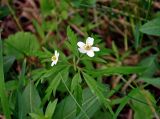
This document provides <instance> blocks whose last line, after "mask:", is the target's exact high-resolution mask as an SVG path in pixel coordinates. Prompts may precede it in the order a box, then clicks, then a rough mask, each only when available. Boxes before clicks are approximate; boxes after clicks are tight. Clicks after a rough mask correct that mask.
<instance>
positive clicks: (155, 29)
mask: <svg viewBox="0 0 160 119" xmlns="http://www.w3.org/2000/svg"><path fill="white" fill-rule="evenodd" d="M140 31H141V32H143V33H146V34H149V35H156V36H160V18H156V19H153V20H151V21H149V22H147V23H145V24H144V25H143V26H142V27H141V29H140Z"/></svg>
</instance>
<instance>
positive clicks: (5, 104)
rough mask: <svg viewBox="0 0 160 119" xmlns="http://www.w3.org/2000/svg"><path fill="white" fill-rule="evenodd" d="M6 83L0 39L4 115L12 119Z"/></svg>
mask: <svg viewBox="0 0 160 119" xmlns="http://www.w3.org/2000/svg"><path fill="white" fill-rule="evenodd" d="M5 92H6V89H5V82H4V72H3V55H2V41H1V38H0V99H1V104H2V108H3V112H4V115H5V117H6V119H11V117H10V110H9V102H8V99H7V95H6V93H5Z"/></svg>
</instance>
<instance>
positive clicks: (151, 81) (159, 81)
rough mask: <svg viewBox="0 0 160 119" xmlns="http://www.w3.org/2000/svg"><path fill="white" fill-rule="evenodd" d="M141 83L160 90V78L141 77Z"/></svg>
mask: <svg viewBox="0 0 160 119" xmlns="http://www.w3.org/2000/svg"><path fill="white" fill-rule="evenodd" d="M138 80H139V81H144V82H146V83H147V84H151V85H153V86H155V87H157V88H159V89H160V78H149V77H140V78H139V79H138Z"/></svg>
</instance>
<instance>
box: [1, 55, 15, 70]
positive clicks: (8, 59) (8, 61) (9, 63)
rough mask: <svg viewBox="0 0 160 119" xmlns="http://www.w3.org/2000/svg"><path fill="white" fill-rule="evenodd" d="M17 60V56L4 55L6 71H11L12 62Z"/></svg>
mask: <svg viewBox="0 0 160 119" xmlns="http://www.w3.org/2000/svg"><path fill="white" fill-rule="evenodd" d="M14 61H15V57H14V56H5V57H4V65H3V66H4V73H7V72H8V71H9V69H10V68H11V66H12V64H13V63H14Z"/></svg>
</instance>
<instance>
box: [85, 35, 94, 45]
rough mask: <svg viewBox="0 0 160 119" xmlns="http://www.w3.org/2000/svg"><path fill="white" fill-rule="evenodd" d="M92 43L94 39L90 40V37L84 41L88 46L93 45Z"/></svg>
mask: <svg viewBox="0 0 160 119" xmlns="http://www.w3.org/2000/svg"><path fill="white" fill-rule="evenodd" d="M93 43H94V39H93V38H91V37H88V38H87V40H86V44H89V45H91V46H92V45H93Z"/></svg>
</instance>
